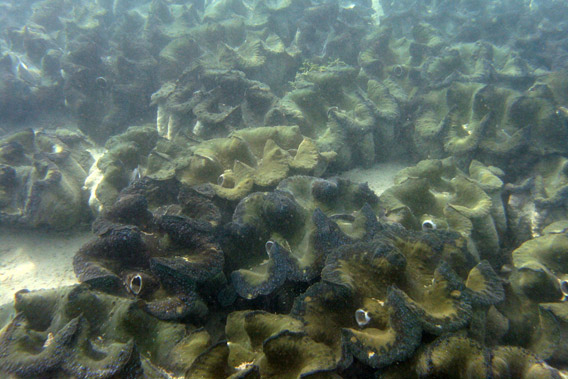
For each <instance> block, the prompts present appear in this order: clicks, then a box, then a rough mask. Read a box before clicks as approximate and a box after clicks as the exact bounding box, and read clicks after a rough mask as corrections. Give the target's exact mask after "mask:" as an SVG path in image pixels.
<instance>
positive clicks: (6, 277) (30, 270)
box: [0, 228, 93, 304]
mask: <svg viewBox="0 0 568 379" xmlns="http://www.w3.org/2000/svg"><path fill="white" fill-rule="evenodd" d="M92 238H93V234H92V233H91V232H90V231H81V232H66V233H46V232H38V231H32V230H23V231H19V230H13V229H3V228H0V304H6V303H10V302H12V301H13V299H14V293H15V292H17V291H19V290H21V289H25V288H27V289H29V290H37V289H42V288H54V287H60V286H66V285H69V284H73V283H77V279H76V278H75V274H74V273H73V264H72V262H73V255H75V252H76V251H77V250H78V249H79V248H80V247H81V246H82V245H83V244H84V243H86V242H87V241H89V240H90V239H92Z"/></svg>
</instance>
